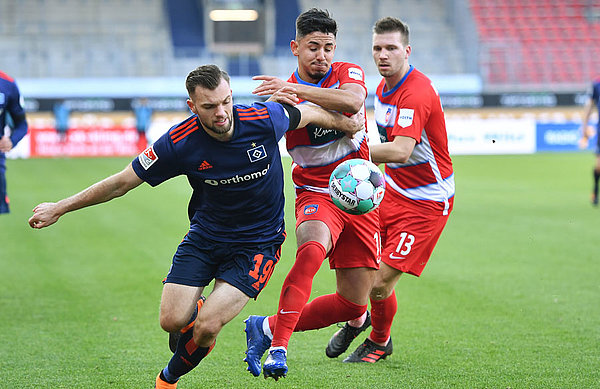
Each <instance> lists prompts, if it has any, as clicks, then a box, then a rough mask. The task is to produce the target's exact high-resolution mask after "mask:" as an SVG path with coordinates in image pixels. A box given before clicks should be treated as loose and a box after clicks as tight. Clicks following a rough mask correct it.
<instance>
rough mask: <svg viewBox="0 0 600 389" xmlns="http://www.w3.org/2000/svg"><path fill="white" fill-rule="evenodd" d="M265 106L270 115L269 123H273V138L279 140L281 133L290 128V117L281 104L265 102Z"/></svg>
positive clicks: (281, 136)
mask: <svg viewBox="0 0 600 389" xmlns="http://www.w3.org/2000/svg"><path fill="white" fill-rule="evenodd" d="M264 104H265V106H266V107H267V110H268V111H269V116H270V117H271V123H273V129H274V130H275V138H276V139H277V140H278V141H279V140H280V139H281V138H283V135H284V134H285V133H286V132H287V131H288V130H289V129H290V128H289V126H290V117H289V114H288V113H287V110H286V109H285V108H283V105H281V104H279V103H275V102H271V101H268V102H265V103H264Z"/></svg>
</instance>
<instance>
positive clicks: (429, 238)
mask: <svg viewBox="0 0 600 389" xmlns="http://www.w3.org/2000/svg"><path fill="white" fill-rule="evenodd" d="M379 208H380V216H381V243H382V247H383V250H382V253H381V260H382V261H383V262H385V263H386V264H387V265H389V266H391V267H393V268H395V269H398V270H400V271H401V272H404V273H409V274H413V275H415V276H417V277H418V276H420V275H421V272H422V271H423V269H424V268H425V265H426V264H427V261H429V258H430V257H431V253H432V252H433V249H434V248H435V245H436V243H437V241H438V239H439V237H440V235H441V234H442V230H443V229H444V226H445V225H446V222H447V221H448V216H449V215H445V216H444V215H442V214H441V213H439V214H432V213H427V212H423V211H419V210H418V209H414V208H410V207H402V206H398V205H396V204H395V203H394V202H389V203H386V202H385V199H384V202H383V203H382V204H381V206H380V207H379Z"/></svg>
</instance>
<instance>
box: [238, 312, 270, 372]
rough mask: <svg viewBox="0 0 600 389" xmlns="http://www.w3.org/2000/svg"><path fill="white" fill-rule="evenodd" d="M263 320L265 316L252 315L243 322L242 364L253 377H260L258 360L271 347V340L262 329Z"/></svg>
mask: <svg viewBox="0 0 600 389" xmlns="http://www.w3.org/2000/svg"><path fill="white" fill-rule="evenodd" d="M264 320H266V316H254V315H252V316H249V317H248V318H247V319H246V320H244V323H246V329H245V330H244V331H245V332H246V345H247V349H246V358H244V362H246V363H247V364H248V371H249V372H250V373H252V375H253V376H255V377H258V376H259V375H260V360H261V358H262V356H263V354H264V353H265V351H267V350H268V349H269V347H271V339H269V337H268V336H266V335H265V333H264V332H263V329H262V326H263V322H264Z"/></svg>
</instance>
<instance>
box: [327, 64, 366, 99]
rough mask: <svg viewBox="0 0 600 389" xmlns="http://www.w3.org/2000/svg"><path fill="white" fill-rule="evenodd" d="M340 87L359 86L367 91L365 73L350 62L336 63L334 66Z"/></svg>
mask: <svg viewBox="0 0 600 389" xmlns="http://www.w3.org/2000/svg"><path fill="white" fill-rule="evenodd" d="M331 66H332V68H333V70H334V72H335V73H336V76H337V79H338V80H339V82H340V86H342V85H344V84H358V85H360V86H362V87H363V88H364V90H365V92H366V91H367V86H366V85H365V72H364V71H363V70H362V68H361V67H360V66H358V65H356V64H353V63H350V62H334V63H333V64H332V65H331Z"/></svg>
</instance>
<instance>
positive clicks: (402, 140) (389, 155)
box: [369, 136, 417, 163]
mask: <svg viewBox="0 0 600 389" xmlns="http://www.w3.org/2000/svg"><path fill="white" fill-rule="evenodd" d="M416 144H417V141H415V140H414V139H413V138H411V137H408V136H396V137H395V138H394V141H392V142H384V143H380V144H374V145H371V146H369V150H370V151H371V159H372V160H373V162H374V163H387V162H391V163H406V162H407V161H408V158H410V155H411V154H412V152H413V149H414V148H415V145H416Z"/></svg>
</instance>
